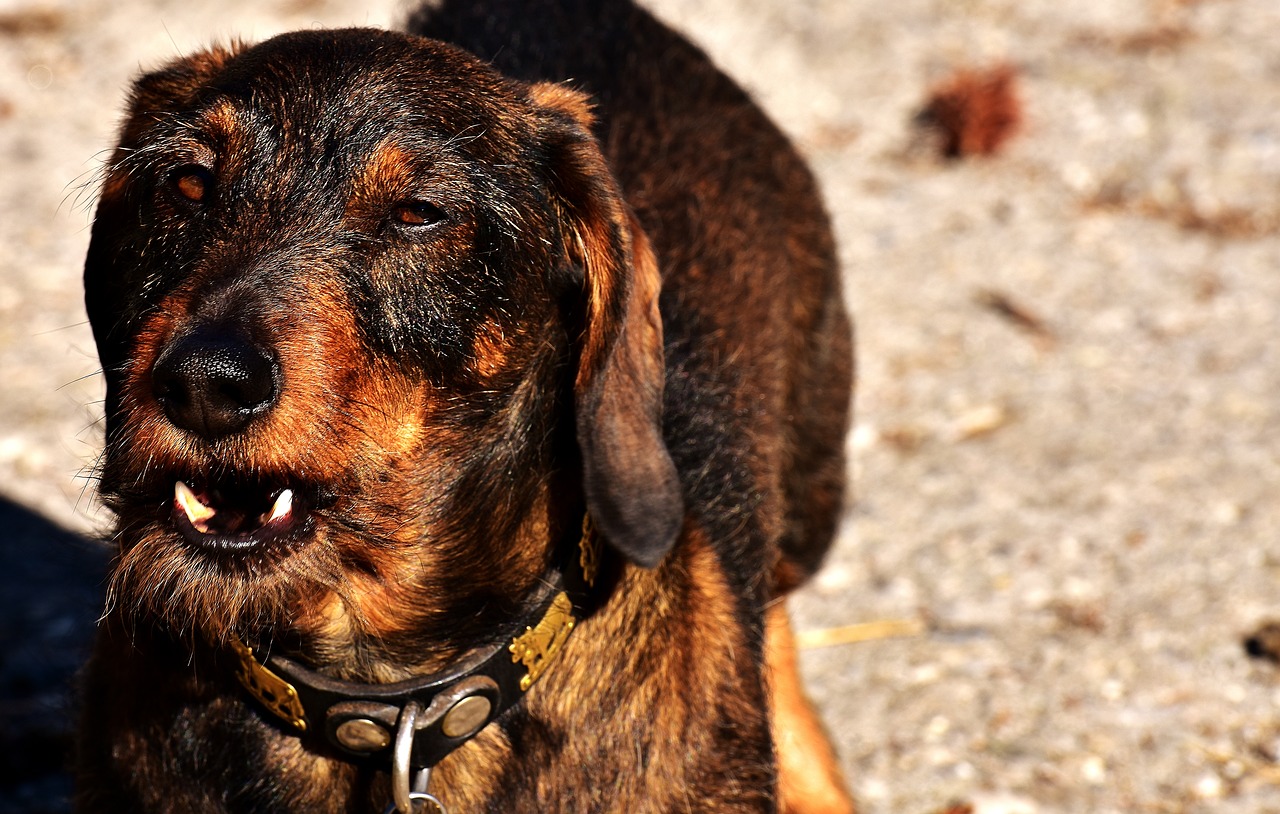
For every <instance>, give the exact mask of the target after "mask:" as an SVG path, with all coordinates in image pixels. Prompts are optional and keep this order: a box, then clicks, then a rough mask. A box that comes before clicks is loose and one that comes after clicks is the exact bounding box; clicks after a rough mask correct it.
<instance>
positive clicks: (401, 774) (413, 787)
mask: <svg viewBox="0 0 1280 814" xmlns="http://www.w3.org/2000/svg"><path fill="white" fill-rule="evenodd" d="M421 714H422V705H421V704H419V703H418V702H417V701H410V702H409V703H407V704H405V705H404V710H403V711H402V712H401V713H400V720H399V722H398V723H397V724H396V742H395V749H394V751H393V753H392V756H391V805H389V806H387V810H386V812H385V814H447V812H446V811H445V807H444V803H441V802H440V801H439V800H438V799H436V798H435V797H434V796H433V795H431V794H429V793H428V792H427V784H429V783H430V782H431V769H430V767H428V768H424V769H420V770H419V771H418V773H417V774H416V775H414V777H413V783H412V784H410V782H409V774H410V773H411V772H412V767H411V766H410V765H409V759H410V757H411V755H412V754H413V737H414V735H415V734H417V731H418V726H417V724H418V716H419V715H421Z"/></svg>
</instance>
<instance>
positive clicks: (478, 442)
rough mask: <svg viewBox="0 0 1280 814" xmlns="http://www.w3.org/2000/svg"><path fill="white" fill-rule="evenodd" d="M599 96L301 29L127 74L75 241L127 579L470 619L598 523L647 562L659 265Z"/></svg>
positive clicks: (321, 608)
mask: <svg viewBox="0 0 1280 814" xmlns="http://www.w3.org/2000/svg"><path fill="white" fill-rule="evenodd" d="M590 126H591V122H590V113H589V108H588V104H587V102H586V100H585V99H584V97H582V96H580V95H579V94H577V93H575V92H573V91H569V90H566V89H564V88H562V87H560V86H555V85H527V84H523V83H518V82H514V81H510V80H508V79H506V78H504V77H502V76H501V75H499V74H497V73H496V72H495V71H494V70H493V69H491V68H490V67H489V66H487V65H486V64H484V63H482V62H480V61H478V60H476V59H474V58H473V57H471V56H469V55H467V54H465V53H463V52H461V51H459V50H457V49H455V48H452V47H449V46H446V45H443V44H440V43H436V42H432V41H429V40H423V39H418V38H414V37H410V36H406V35H399V34H392V33H386V32H378V31H372V30H347V31H329V32H302V33H296V34H289V35H284V36H281V37H277V38H275V39H272V40H269V41H268V42H265V43H263V44H261V45H258V46H256V47H253V48H240V47H237V48H233V49H214V50H210V51H207V52H204V53H201V54H197V55H194V56H191V57H188V58H185V59H182V60H180V61H178V62H175V63H173V64H171V65H169V66H168V67H166V68H164V69H163V70H160V71H158V72H155V73H151V74H149V75H146V76H144V77H142V78H141V79H140V80H139V81H138V82H137V84H136V86H135V88H134V92H133V96H132V100H131V104H130V109H129V111H128V113H127V116H126V119H125V122H124V125H123V127H122V131H121V141H120V145H119V147H118V149H117V150H116V152H115V154H114V156H113V158H112V159H111V161H110V163H109V165H108V167H107V168H106V177H105V181H104V185H103V190H102V197H101V202H100V204H99V208H98V212H97V217H96V221H95V223H94V227H93V236H92V242H91V245H90V248H89V254H88V258H87V261H86V266H85V289H86V305H87V308H88V312H89V318H90V322H91V323H92V326H93V331H94V336H95V338H96V340H97V343H98V350H99V355H100V357H101V360H102V364H103V368H104V371H105V374H106V379H107V401H106V431H107V437H106V451H105V456H104V463H103V466H102V493H103V495H104V497H105V498H106V500H107V502H108V504H109V505H110V507H111V508H112V509H113V510H114V511H115V513H116V514H117V515H118V517H119V526H118V529H117V539H118V543H119V548H120V553H119V556H118V559H117V563H116V566H115V571H114V574H113V590H114V592H115V594H116V599H117V601H118V602H120V603H121V604H122V605H123V606H125V608H127V609H132V610H135V611H137V612H139V613H141V614H143V615H144V616H147V617H154V618H157V619H161V620H164V621H165V622H167V623H168V624H169V625H172V626H174V627H176V628H179V629H185V630H199V631H201V632H203V633H204V634H205V635H209V636H213V637H221V636H225V635H227V634H229V633H231V632H236V631H238V630H241V629H243V628H251V627H255V626H268V627H280V626H286V625H287V626H294V627H297V626H303V627H306V626H308V625H310V626H311V627H313V628H316V629H322V628H323V629H328V630H330V631H333V630H345V631H347V632H349V633H352V634H355V635H359V634H364V635H375V636H378V637H379V638H382V639H384V640H385V641H391V640H394V638H395V636H396V635H397V634H405V635H406V636H408V635H409V634H411V633H412V634H413V636H414V637H420V634H421V631H422V629H423V628H429V627H433V626H434V627H435V628H437V630H436V632H435V634H434V635H435V636H436V637H438V638H439V639H442V640H444V641H446V642H447V641H449V640H450V639H451V638H456V639H457V640H458V642H459V643H461V642H462V641H464V640H465V639H466V638H467V637H468V636H470V635H473V634H474V633H475V632H476V631H475V630H473V628H475V629H479V628H481V627H483V626H484V625H487V624H491V623H493V621H494V620H495V619H499V618H501V616H502V615H503V614H509V613H511V612H513V610H514V606H516V605H518V604H519V602H520V601H521V599H522V598H523V597H524V594H525V593H527V592H528V591H529V590H530V587H531V586H532V585H533V584H534V583H535V582H536V581H537V580H538V578H539V576H540V575H541V573H542V571H543V569H544V568H545V567H546V564H547V562H548V558H549V556H550V548H551V546H552V543H553V541H554V540H555V539H556V538H557V537H558V536H561V535H562V534H563V533H565V532H566V531H567V530H568V527H569V525H570V524H575V523H578V522H580V518H579V517H578V515H577V512H578V511H580V507H581V505H582V502H583V500H584V499H585V503H586V506H587V508H588V510H589V511H590V513H591V515H592V517H593V519H594V520H595V522H596V524H597V526H598V527H599V528H600V529H601V532H602V536H603V537H604V538H605V539H606V540H607V541H608V542H609V543H610V544H611V545H612V546H613V547H614V548H616V549H617V550H619V551H621V552H622V553H623V554H624V555H625V556H626V557H628V558H630V559H631V560H632V561H634V562H636V563H639V564H642V565H653V564H655V563H656V562H657V561H658V560H659V559H661V557H662V556H663V555H664V553H665V552H666V551H667V549H668V548H669V547H670V545H671V544H672V541H673V539H674V537H675V535H676V533H677V531H678V527H679V524H680V522H681V516H682V507H681V501H680V495H679V487H678V484H677V481H676V476H675V472H674V469H673V467H672V464H671V461H670V458H669V457H668V455H667V452H666V450H665V448H664V446H663V442H662V435H661V427H660V417H661V399H662V377H663V364H662V341H661V339H662V337H661V324H660V321H659V317H658V312H657V298H658V289H659V285H660V282H659V276H658V270H657V268H656V266H655V263H654V260H653V257H652V255H651V253H650V251H649V249H648V246H647V242H646V239H645V237H644V235H643V233H642V232H641V231H640V229H639V228H638V226H637V224H636V223H635V221H634V218H633V217H632V216H631V215H630V212H629V210H628V208H627V206H626V204H625V202H624V201H623V200H622V198H621V196H620V193H619V190H618V185H617V183H616V181H615V179H614V178H613V177H612V176H611V174H610V172H609V170H608V167H607V165H606V163H605V160H604V158H603V157H602V155H601V153H600V151H599V149H598V147H597V145H596V143H595V141H594V139H593V138H592V136H591V133H590Z"/></svg>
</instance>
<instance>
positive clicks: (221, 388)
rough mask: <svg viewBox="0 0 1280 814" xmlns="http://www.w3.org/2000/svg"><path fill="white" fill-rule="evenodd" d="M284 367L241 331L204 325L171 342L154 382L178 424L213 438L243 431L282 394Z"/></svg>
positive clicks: (157, 362) (159, 361)
mask: <svg viewBox="0 0 1280 814" xmlns="http://www.w3.org/2000/svg"><path fill="white" fill-rule="evenodd" d="M279 379H280V368H279V365H277V364H276V361H275V359H274V358H273V357H272V356H271V355H270V354H269V353H267V351H266V350H264V349H263V348H262V347H260V346H258V345H256V344H254V343H253V342H251V341H249V340H247V339H246V338H244V337H242V336H240V335H239V334H238V333H237V332H235V331H231V330H222V329H202V330H199V331H196V332H194V333H190V334H187V335H186V336H183V337H180V338H178V339H175V340H173V341H172V342H170V343H169V345H168V347H166V348H165V349H164V350H163V351H162V352H161V353H160V358H159V359H157V360H156V365H155V369H154V370H153V371H152V387H153V389H154V392H155V396H156V399H157V400H159V402H160V404H161V405H163V407H164V412H165V415H167V416H168V417H169V420H170V421H172V422H173V423H174V424H175V425H176V426H178V427H181V428H182V429H184V430H189V431H191V432H194V433H196V434H198V435H201V436H203V437H205V438H208V439H213V438H218V437H221V436H224V435H230V434H232V433H236V432H239V431H241V430H243V429H244V428H245V427H246V426H248V424H249V422H250V421H251V420H253V417H254V416H256V415H258V414H260V413H263V412H265V411H267V410H269V409H270V408H271V407H272V405H274V404H275V403H276V400H277V399H278V398H279V389H280V388H279Z"/></svg>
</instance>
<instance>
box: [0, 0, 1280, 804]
mask: <svg viewBox="0 0 1280 814" xmlns="http://www.w3.org/2000/svg"><path fill="white" fill-rule="evenodd" d="M648 5H649V6H650V7H651V8H653V9H654V10H655V11H656V12H658V14H659V15H660V16H662V17H663V18H664V19H666V20H667V21H669V22H671V23H673V24H674V25H676V26H677V27H679V28H680V29H682V30H683V31H685V32H686V33H688V34H689V35H690V36H691V37H692V38H693V39H694V40H695V41H697V42H698V43H700V44H701V45H703V46H704V47H705V48H707V49H708V50H709V51H710V53H711V54H712V55H713V56H714V58H715V59H716V60H717V61H718V62H720V64H721V65H722V66H724V67H725V68H726V69H728V70H729V71H730V72H731V73H732V74H734V75H735V76H736V77H737V78H738V79H739V80H740V81H742V82H743V83H744V84H745V85H746V86H747V87H748V88H749V89H750V90H752V91H753V92H754V93H755V94H756V96H757V97H758V99H759V100H760V101H761V102H762V104H763V105H764V106H765V107H766V108H767V109H768V110H770V111H771V112H772V113H773V115H774V116H775V118H776V119H777V120H778V122H779V123H780V124H781V125H782V127H783V128H784V129H785V130H787V131H788V132H789V133H790V134H791V135H792V136H793V137H794V138H795V139H796V141H797V143H798V144H799V145H800V147H801V148H802V150H803V151H804V152H805V153H806V154H807V155H808V156H809V157H810V159H811V160H812V162H813V165H814V167H815V168H816V170H817V172H818V174H819V176H820V178H821V180H822V182H823V185H824V188H825V191H826V195H827V199H828V203H829V207H830V210H831V213H832V215H833V218H834V220H835V222H836V227H837V230H838V233H839V238H840V242H841V246H842V256H843V259H844V262H845V267H846V279H847V283H848V285H847V296H848V299H849V302H850V305H851V307H852V308H853V310H854V313H855V315H856V318H857V321H858V326H859V358H860V368H861V370H860V382H859V389H858V396H857V405H858V408H857V409H858V426H857V429H856V430H855V431H854V433H853V434H852V436H851V437H850V441H849V443H850V450H851V452H852V454H853V460H854V470H855V471H854V476H855V478H854V484H855V486H854V491H855V493H856V494H855V498H856V499H855V502H853V503H852V504H851V508H850V512H849V517H848V522H847V523H846V524H845V527H844V531H843V533H842V535H841V538H840V540H839V542H838V545H837V548H836V550H835V551H834V552H833V554H832V556H831V558H830V560H829V563H828V567H827V568H826V570H825V571H824V572H823V573H822V574H821V575H820V577H819V578H818V579H817V580H816V582H815V583H814V584H813V585H811V586H810V587H809V588H808V589H806V591H805V592H804V594H803V595H802V596H801V597H800V599H799V601H798V602H797V603H795V615H796V620H797V624H798V627H799V628H800V629H801V630H802V631H803V632H804V642H805V644H806V649H805V651H804V653H803V663H804V668H805V671H806V673H807V675H808V678H809V680H810V684H811V686H812V688H813V692H814V695H815V697H816V699H817V701H818V702H819V705H820V707H821V709H822V711H823V714H824V715H825V717H826V720H827V721H828V723H829V726H830V728H831V730H832V733H833V735H834V737H835V740H836V742H837V744H838V746H839V749H840V751H841V754H842V756H843V759H844V762H845V766H846V767H847V770H848V773H849V777H850V782H851V785H852V786H853V788H854V790H855V792H856V794H857V796H858V798H859V800H860V802H861V804H862V806H863V809H864V811H865V812H868V813H869V814H883V813H886V812H907V813H908V814H913V813H914V814H941V812H951V813H952V814H962V813H963V812H977V814H1040V813H1041V812H1043V813H1044V814H1048V813H1049V812H1082V811H1088V812H1228V813H1231V814H1246V813H1247V814H1256V813H1257V812H1280V709H1278V707H1277V704H1278V702H1280V682H1278V681H1277V674H1276V668H1275V667H1274V664H1273V663H1272V661H1270V660H1269V657H1271V656H1272V655H1273V652H1274V651H1272V650H1271V649H1270V645H1269V639H1267V638H1266V637H1261V638H1258V639H1256V640H1255V641H1254V646H1253V648H1252V649H1253V650H1254V654H1255V656H1259V658H1250V657H1249V656H1248V655H1247V654H1246V650H1245V647H1244V646H1242V641H1243V640H1244V639H1245V638H1246V637H1248V636H1250V635H1251V634H1252V633H1253V632H1254V631H1255V630H1257V629H1258V628H1259V627H1260V626H1262V625H1264V624H1265V623H1266V622H1267V621H1268V620H1269V619H1270V617H1271V615H1272V614H1277V615H1280V608H1278V607H1277V606H1278V605H1280V595H1278V594H1277V590H1276V584H1277V579H1278V578H1280V496H1278V494H1277V492H1278V490H1280V341H1278V340H1280V48H1277V44H1278V43H1277V40H1276V32H1277V31H1280V4H1276V3H1275V2H1274V1H1273V0H1077V2H1072V3H1058V2H1048V1H1047V0H1020V1H1019V0H958V1H957V0H898V1H897V2H894V3H881V2H871V0H701V2H698V3H686V2H681V0H650V2H649V3H648ZM404 8H405V7H404V6H402V5H400V4H398V3H396V2H392V0H376V1H375V2H366V3H363V4H362V3H357V2H354V0H351V1H350V2H345V1H344V2H337V0H253V2H250V0H222V2H219V3H216V4H213V3H208V4H193V3H189V2H179V0H172V1H171V2H166V1H165V0H109V1H108V0H0V814H8V812H39V811H62V810H65V808H66V804H65V796H66V794H67V792H68V790H69V785H68V782H67V780H66V777H65V775H64V774H62V773H61V772H60V768H59V767H60V763H61V760H62V756H63V754H64V753H65V750H66V748H67V743H68V741H67V737H68V731H69V723H68V721H69V719H68V717H67V715H68V713H67V710H68V703H69V702H68V695H67V687H68V685H69V682H70V680H71V676H72V674H73V671H74V669H75V666H76V665H77V664H78V663H79V662H80V660H81V659H82V658H83V653H84V647H85V645H86V643H87V641H88V639H89V637H90V636H91V635H92V630H93V624H94V620H95V618H96V616H97V614H98V611H99V604H100V602H101V598H100V581H101V575H102V572H103V568H104V563H105V556H104V555H103V553H102V551H101V549H100V548H98V547H96V546H95V545H94V544H93V543H92V542H90V541H91V540H92V539H94V538H95V537H98V536H101V535H102V534H103V532H104V531H105V529H106V527H107V518H106V517H105V516H104V514H103V513H102V512H101V511H100V509H99V507H98V505H97V503H96V502H95V499H94V496H93V489H92V478H91V473H92V468H93V464H94V460H95V456H96V455H97V453H98V449H99V446H100V443H101V429H100V425H99V411H100V399H101V383H100V381H99V379H98V377H97V360H96V356H95V352H94V349H93V344H92V340H91V338H90V334H89V329H88V325H87V324H86V322H85V318H84V313H83V306H82V304H81V290H80V265H81V261H82V257H83V254H84V249H85V246H86V244H87V242H88V230H89V224H90V221H91V216H92V206H93V203H94V198H95V194H96V186H95V185H96V181H97V172H98V169H99V166H100V162H101V160H102V158H103V157H104V155H105V153H104V151H105V150H107V149H108V148H109V146H110V145H111V143H112V137H113V131H114V128H115V126H116V124H117V118H118V116H119V114H120V109H121V105H122V101H123V96H124V93H125V91H126V88H127V83H128V81H129V79H130V77H131V76H133V75H134V74H135V73H136V72H137V71H139V70H140V69H143V68H148V67H153V66H156V65H157V64H159V63H160V62H161V61H163V60H166V59H168V58H171V57H173V56H176V55H177V54H180V53H182V52H185V51H187V50H190V49H192V48H195V47H199V46H201V45H204V44H207V43H209V42H211V41H214V40H226V39H229V38H231V37H242V38H245V39H247V40H258V39H262V38H265V37H267V36H270V35H272V34H275V33H278V32H280V31H283V30H287V29H291V28H300V27H310V26H322V25H323V26H336V25H351V24H357V25H366V24H368V25H378V26H388V25H394V24H395V23H396V22H397V21H398V20H399V19H400V18H401V17H402V16H403V14H404Z"/></svg>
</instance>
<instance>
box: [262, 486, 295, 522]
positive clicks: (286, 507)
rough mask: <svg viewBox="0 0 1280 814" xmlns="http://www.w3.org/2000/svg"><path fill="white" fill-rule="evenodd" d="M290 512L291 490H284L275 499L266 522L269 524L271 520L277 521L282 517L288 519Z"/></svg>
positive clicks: (291, 507) (291, 505) (291, 508)
mask: <svg viewBox="0 0 1280 814" xmlns="http://www.w3.org/2000/svg"><path fill="white" fill-rule="evenodd" d="M292 511H293V490H292V489H285V490H284V491H283V492H281V493H280V496H279V497H277V498H276V502H275V504H274V505H273V506H272V507H271V516H270V517H268V518H267V522H268V523H270V522H271V521H273V520H279V519H280V518H282V517H288V516H289V513H290V512H292Z"/></svg>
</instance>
